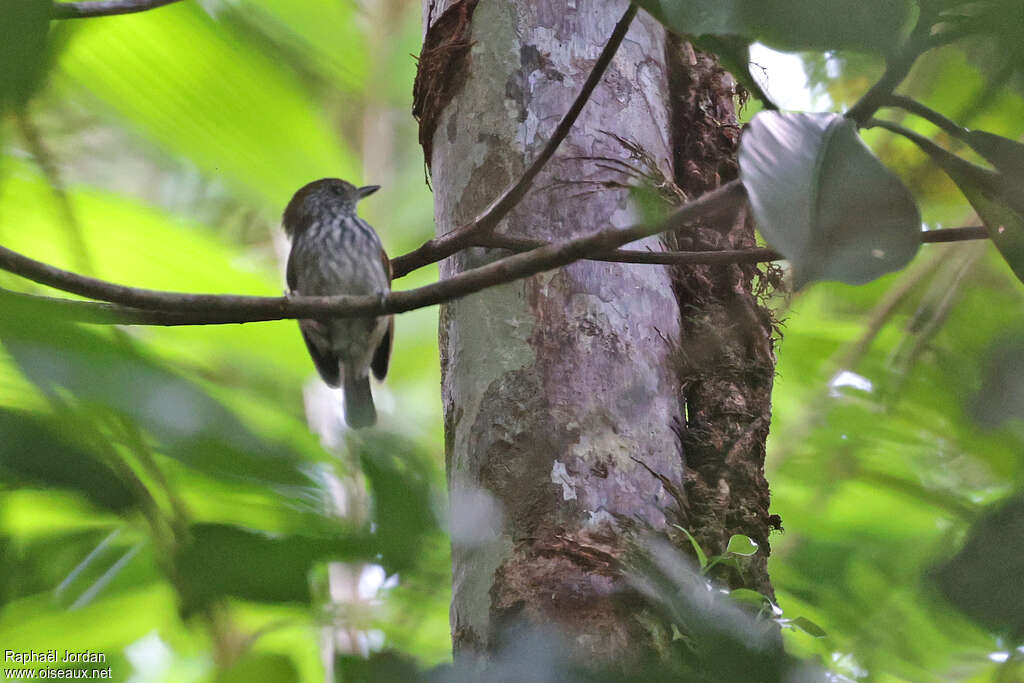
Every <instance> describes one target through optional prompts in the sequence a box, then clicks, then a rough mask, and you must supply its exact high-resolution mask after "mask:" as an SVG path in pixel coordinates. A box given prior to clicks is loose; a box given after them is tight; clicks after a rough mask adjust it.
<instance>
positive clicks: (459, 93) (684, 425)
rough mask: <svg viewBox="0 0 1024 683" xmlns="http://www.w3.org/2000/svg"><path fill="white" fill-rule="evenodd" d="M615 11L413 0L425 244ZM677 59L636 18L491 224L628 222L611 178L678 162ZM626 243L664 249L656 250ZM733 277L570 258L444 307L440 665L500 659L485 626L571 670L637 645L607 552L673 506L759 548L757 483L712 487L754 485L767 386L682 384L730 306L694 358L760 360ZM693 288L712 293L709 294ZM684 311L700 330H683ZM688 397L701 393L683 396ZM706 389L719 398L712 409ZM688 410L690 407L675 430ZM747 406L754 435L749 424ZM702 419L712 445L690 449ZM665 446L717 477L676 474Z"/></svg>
mask: <svg viewBox="0 0 1024 683" xmlns="http://www.w3.org/2000/svg"><path fill="white" fill-rule="evenodd" d="M625 8H626V3H625V2H609V1H607V0H574V1H573V0H570V1H569V2H565V1H564V0H510V1H507V2H487V1H486V0H485V1H483V2H479V3H477V2H476V0H459V1H452V0H437V1H431V0H425V6H424V13H425V18H426V25H427V26H428V27H429V28H428V31H427V37H426V40H425V43H424V44H425V50H424V57H428V59H424V58H421V61H420V74H419V77H418V79H417V91H418V93H419V97H418V99H419V101H420V102H422V103H424V107H425V109H424V108H421V109H420V110H419V111H418V114H419V116H420V119H421V123H424V122H425V125H424V127H422V128H421V135H427V136H428V137H429V140H428V141H427V142H426V143H425V145H424V147H425V150H426V151H427V154H428V165H429V167H430V169H431V173H432V181H433V182H432V184H433V187H434V197H435V201H434V206H435V219H436V224H437V232H438V234H443V233H445V232H447V231H449V230H451V229H453V228H454V227H456V226H458V225H460V224H463V223H466V222H468V221H469V220H471V219H472V218H473V217H474V216H475V215H477V214H479V213H480V212H481V210H483V209H484V208H485V207H486V206H487V205H488V204H489V203H490V202H491V201H492V200H493V199H494V198H495V197H497V196H498V195H499V194H500V193H501V192H502V190H504V189H505V188H506V187H507V186H508V185H509V184H510V183H512V182H513V181H514V180H515V179H516V178H517V177H518V176H519V174H520V173H521V172H522V170H523V169H524V168H525V166H526V165H527V164H528V163H529V161H530V160H531V159H532V158H533V157H534V156H535V154H536V152H537V151H538V150H539V149H540V148H541V147H542V146H543V144H544V143H545V141H546V140H547V139H548V136H549V135H550V133H551V131H552V129H553V128H554V127H555V125H556V124H557V123H558V120H559V119H560V118H561V116H562V114H563V113H564V112H565V111H566V109H567V108H568V107H569V106H570V104H571V102H572V100H573V98H574V97H575V96H576V94H577V92H578V91H579V89H580V86H581V84H582V83H583V81H584V80H585V79H586V77H587V75H588V73H589V71H590V68H591V66H592V64H593V62H594V60H595V58H596V57H597V55H598V54H599V52H600V50H601V48H602V47H603V45H604V43H605V42H606V41H607V39H608V36H609V35H610V34H611V31H612V29H613V27H614V25H615V23H616V21H617V20H618V19H619V17H620V16H621V15H622V12H623V11H624V10H625ZM428 50H429V51H430V52H428ZM678 52H679V46H678V45H674V44H672V43H669V42H667V38H666V35H665V33H664V31H663V29H662V27H661V26H660V25H659V24H657V23H656V22H655V21H653V20H652V19H651V18H650V17H648V16H646V15H645V14H644V13H642V12H641V14H640V16H639V17H638V18H637V20H636V21H635V22H634V23H633V26H632V27H631V29H630V33H629V35H628V36H627V38H626V40H625V41H624V42H623V45H622V47H621V48H620V50H619V53H618V55H617V56H616V58H615V60H614V62H613V63H612V65H611V66H610V67H609V70H608V72H607V74H606V75H605V78H604V80H603V82H602V84H601V85H600V86H599V87H598V89H597V90H596V92H595V93H594V95H593V96H592V98H591V101H590V102H589V104H588V105H587V107H586V109H585V110H584V111H583V113H582V115H581V117H580V119H579V121H578V122H577V124H576V126H575V128H574V130H573V132H572V133H571V134H570V136H569V138H568V139H567V140H566V141H565V142H564V143H563V144H562V147H561V148H560V150H559V153H558V155H557V156H556V157H555V159H554V160H553V161H552V162H551V163H550V164H549V165H548V167H547V168H546V169H545V170H544V172H543V173H542V174H541V176H540V177H539V178H538V179H537V181H536V182H535V184H534V187H533V189H532V190H531V192H530V193H529V194H528V195H527V196H526V198H525V199H524V200H523V201H522V202H521V203H520V204H519V205H518V206H517V207H516V209H515V210H514V211H513V212H512V214H511V215H510V216H509V217H508V218H507V219H506V220H505V221H504V222H503V223H502V224H501V225H500V227H499V232H503V233H506V234H509V235H514V236H517V237H528V238H534V239H546V240H560V239H565V238H568V237H572V236H576V235H581V234H586V233H589V232H591V231H593V230H595V229H597V228H600V227H603V226H608V225H619V226H627V225H630V224H632V223H635V222H637V221H639V220H640V216H639V215H638V213H637V211H636V208H635V207H634V206H633V204H632V202H631V199H630V192H629V190H628V189H627V188H625V187H624V186H623V183H624V182H625V181H627V180H629V178H630V174H629V173H623V169H625V168H626V167H630V166H631V167H637V166H638V165H639V166H642V165H643V164H646V165H647V167H648V170H655V171H656V173H657V174H660V175H661V176H663V177H664V178H666V179H672V178H675V177H676V176H678V175H679V174H678V173H676V172H675V171H674V170H673V169H674V168H680V167H681V166H680V164H681V163H683V158H682V156H681V152H680V151H679V149H680V146H681V145H684V146H685V143H684V142H681V140H680V139H677V138H678V136H673V135H672V134H671V133H670V131H671V130H672V129H673V126H676V127H677V126H679V125H680V116H681V114H680V113H679V111H678V110H677V111H674V110H673V106H672V105H673V100H674V99H675V100H680V98H682V96H683V95H682V93H683V90H682V89H681V87H680V83H681V82H682V81H680V78H681V73H682V72H681V69H682V70H685V69H686V68H688V67H690V66H693V65H691V64H689V62H686V63H683V62H678V61H674V60H677V58H678ZM432 84H433V85H432ZM430 93H433V94H430ZM730 99H731V96H730V95H728V94H726V95H722V99H721V101H720V102H719V101H717V100H716V104H721V105H723V106H724V105H725V103H726V102H728V101H730ZM730 111H731V110H730ZM718 113H721V112H718ZM709 115H710V114H709ZM730 120H731V119H730ZM733 125H734V124H733ZM733 142H734V140H733ZM640 152H642V156H643V159H642V160H641V159H640V158H639V157H640V155H639V154H638V153H640ZM731 153H732V150H731V149H724V148H723V149H717V148H716V149H714V150H708V154H709V155H713V154H731ZM652 167H653V168H652ZM682 167H683V168H688V167H687V166H686V165H685V163H683V165H682ZM713 184H714V183H713V182H711V183H706V184H705V185H704V186H703V189H707V188H710V187H712V186H713ZM742 229H743V225H742V222H741V225H740V230H742ZM746 229H748V230H749V226H746ZM682 238H686V239H692V237H691V236H683V237H681V239H682ZM737 239H740V238H737ZM634 246H640V247H641V248H644V247H646V248H650V249H655V250H657V249H662V248H664V247H663V245H662V240H659V239H651V240H648V241H647V243H646V244H644V245H634ZM495 256H497V254H495V253H492V252H491V250H484V249H473V250H469V251H466V252H462V253H460V254H457V255H456V256H454V257H452V258H449V259H447V260H446V261H445V262H443V263H442V265H441V275H442V277H450V276H452V275H454V274H457V273H459V272H462V271H463V270H465V269H467V268H471V267H474V266H477V265H480V264H481V263H483V262H486V261H489V260H491V259H493V258H495ZM751 274H752V272H748V271H744V270H736V272H735V273H733V271H730V275H728V277H725V278H724V279H719V278H718V276H712V275H711V274H710V273H703V274H700V273H698V274H696V275H692V276H691V275H689V274H687V273H682V272H678V271H676V270H674V269H672V268H670V267H667V266H657V265H630V264H619V263H601V262H591V261H584V262H579V263H575V264H573V265H571V266H569V267H566V268H563V269H561V270H558V271H555V272H552V273H547V274H544V275H539V276H536V277H533V278H530V279H528V280H525V281H521V282H516V283H512V284H508V285H504V286H501V287H496V288H492V289H489V290H486V291H484V292H481V293H478V294H475V295H473V296H470V297H467V298H465V299H462V300H460V301H456V302H454V303H451V304H448V305H446V306H444V307H442V311H441V320H440V330H439V333H440V347H441V365H442V393H443V400H444V411H445V438H446V458H447V467H448V480H449V482H448V483H449V491H450V497H451V508H452V512H451V514H452V518H453V526H452V537H453V538H452V542H453V549H452V550H453V553H452V554H453V558H452V559H453V587H454V595H453V601H452V610H451V620H452V633H453V641H454V648H455V653H456V657H457V658H462V657H472V656H476V655H485V654H486V653H487V652H489V651H492V650H493V649H495V648H497V647H499V646H500V644H501V639H502V633H503V631H504V630H505V628H506V627H507V626H512V625H515V624H517V623H519V622H520V621H523V620H525V621H527V622H531V623H534V624H545V625H548V624H557V625H559V626H561V627H563V628H564V629H565V630H566V631H567V632H568V633H569V634H570V636H571V638H572V642H573V649H574V652H575V654H576V655H578V656H579V657H581V658H592V657H594V656H597V657H598V658H599V659H601V660H607V659H610V658H612V657H621V656H622V655H624V654H626V653H634V654H635V653H637V652H640V651H642V650H644V649H646V648H645V647H643V646H644V645H645V644H646V643H645V640H647V641H649V640H650V634H649V633H647V631H646V629H645V627H644V624H643V619H639V618H637V616H638V615H637V614H635V613H633V612H632V611H631V608H630V607H629V606H628V602H627V601H623V600H622V599H621V598H622V596H623V595H624V594H628V591H626V590H625V586H624V581H623V579H622V577H621V575H620V560H621V559H622V553H623V551H624V548H625V541H626V538H627V535H628V534H629V533H630V532H631V531H634V530H636V529H653V530H656V531H661V532H666V533H672V529H673V527H672V524H682V525H686V526H690V524H689V522H688V519H689V517H690V515H691V510H693V514H695V519H699V520H700V523H701V524H710V525H712V526H713V527H714V531H713V532H712V533H709V534H708V535H707V539H709V541H711V540H714V541H715V542H716V543H717V541H718V540H719V538H720V537H721V536H722V534H723V533H728V530H731V529H739V528H744V529H746V528H747V527H748V526H749V527H751V528H756V529H758V530H760V529H761V528H762V527H764V530H765V533H763V534H762V533H758V534H750V535H753V536H755V538H757V540H759V541H767V526H766V521H765V520H766V519H767V486H766V485H764V486H763V487H762V490H760V491H759V492H758V494H757V496H755V498H756V501H755V502H754V503H747V502H739V503H733V502H732V501H730V500H729V498H730V495H729V489H728V488H723V483H722V482H723V481H724V482H725V484H724V486H725V487H728V486H733V485H734V484H733V480H732V479H731V475H730V474H723V473H722V471H723V470H728V469H729V468H730V467H732V466H733V465H737V463H738V461H742V460H744V458H745V457H746V455H747V454H748V452H750V451H751V450H753V451H755V452H756V453H755V455H756V456H757V457H755V459H754V460H753V461H752V462H749V463H748V462H744V463H743V465H742V466H743V468H744V474H743V475H742V476H741V477H740V478H741V479H742V481H743V482H744V484H742V485H745V482H747V480H750V481H751V482H753V484H754V485H755V486H756V485H760V484H763V483H764V480H763V477H761V475H760V467H761V465H762V464H763V455H764V451H763V447H764V440H763V439H764V436H765V434H766V433H767V426H768V423H767V412H766V411H767V407H766V405H762V404H763V401H764V400H767V394H764V391H767V390H769V389H770V378H771V368H770V367H768V368H767V373H768V375H767V388H766V386H765V379H764V377H762V376H761V375H758V382H759V384H758V389H757V390H756V391H753V393H751V392H750V391H747V390H746V389H745V388H743V387H738V386H736V385H737V384H739V383H742V380H743V379H744V378H745V376H744V375H743V374H742V373H738V374H737V376H735V377H733V375H732V374H730V373H731V372H732V369H731V368H732V366H730V370H729V371H727V372H723V373H721V374H713V373H710V374H708V375H701V376H700V378H697V377H696V375H695V374H694V372H695V371H694V370H693V368H692V366H691V365H690V364H689V361H692V360H693V358H694V356H693V354H691V353H690V351H691V350H693V347H692V345H690V344H689V337H690V336H691V335H694V334H701V335H704V334H705V332H706V330H705V327H706V326H708V325H719V324H720V325H723V326H726V327H728V326H734V327H735V326H736V324H735V316H736V315H742V316H744V320H747V321H749V325H744V326H743V331H742V332H731V333H728V334H727V335H726V336H728V337H729V347H728V349H729V350H728V351H727V352H726V356H727V358H725V359H723V358H722V357H720V356H709V357H708V362H718V361H722V360H727V361H731V360H733V357H734V354H736V355H743V356H744V357H747V356H750V355H751V354H754V355H755V356H756V357H757V358H759V359H761V360H764V359H765V358H768V359H770V346H767V345H766V344H768V342H767V341H766V337H765V336H764V334H763V333H764V328H763V325H762V326H761V327H758V325H760V324H761V323H762V322H763V316H760V314H759V313H758V311H759V309H757V308H756V302H754V301H753V300H752V298H751V297H750V295H749V285H750V276H751ZM693 278H696V279H697V282H691V280H693ZM704 279H708V280H710V281H713V283H712V285H709V286H710V289H708V288H706V287H704V285H703V280H704ZM698 285H700V286H698ZM744 288H745V289H744ZM682 296H685V297H686V298H685V299H682V298H680V297H682ZM723 297H724V298H723ZM719 299H721V300H722V302H721V303H719V304H717V305H715V306H712V305H711V304H710V303H709V302H711V303H714V302H717V301H718V300H719ZM737 302H739V304H740V305H738V304H737ZM747 304H750V306H753V307H754V308H749V307H747V306H746V305H747ZM692 306H697V307H698V308H700V310H701V314H700V319H699V320H698V321H694V322H687V321H685V320H684V321H683V322H681V311H682V312H683V316H682V317H686V316H689V315H690V311H691V307H692ZM751 316H752V317H751ZM750 326H753V327H750ZM748 328H749V329H750V330H753V329H754V328H758V331H757V332H755V331H749V332H748ZM733 337H735V339H733ZM706 341H707V340H706V338H704V337H702V338H701V343H702V344H703V343H705V342H706ZM764 353H767V354H768V356H766V357H765V356H764ZM687 359H689V361H688V360H687ZM737 362H739V361H737ZM759 369H760V370H763V369H764V368H760V367H759ZM691 390H692V391H693V392H703V393H700V396H701V398H700V399H699V400H698V399H697V398H696V396H697V393H695V394H694V399H693V401H690V399H689V398H688V394H687V393H685V392H686V391H691ZM724 392H733V393H735V395H736V396H737V397H738V398H736V399H735V400H734V401H733V402H731V403H730V402H729V401H726V400H725V397H724ZM716 397H717V398H716ZM740 403H742V406H740V405H739V404H740ZM688 405H689V406H691V410H696V411H697V412H694V413H693V414H692V419H691V421H689V422H688V420H687V416H686V409H687V406H688ZM696 406H700V407H699V408H696ZM759 410H761V411H762V412H763V413H764V414H763V415H762V417H764V420H763V422H759V421H756V420H751V419H750V415H751V414H752V413H753V412H756V411H759ZM741 415H742V417H741ZM721 416H725V417H726V422H727V425H726V426H724V427H723V428H722V433H721V435H720V436H721V439H725V440H726V441H728V443H726V442H725V441H721V439H720V440H716V441H715V442H714V444H713V445H712V446H709V447H708V448H703V447H704V444H700V443H693V444H691V443H690V442H691V441H695V440H696V439H697V438H698V437H699V435H701V434H703V433H704V430H706V429H708V427H707V425H709V424H711V423H715V424H716V425H717V422H716V420H718V419H719V417H721ZM744 421H745V422H746V424H744V425H740V423H741V422H744ZM691 423H692V426H691ZM716 433H717V432H716ZM758 439H760V441H758ZM719 441H721V442H719ZM684 443H685V444H686V447H687V448H693V449H695V452H697V453H699V455H700V458H701V459H702V460H701V462H702V463H704V464H705V465H706V464H707V463H709V462H714V463H717V464H716V465H715V467H714V468H713V469H707V467H705V466H704V465H702V467H703V469H701V470H700V472H698V473H696V474H695V473H694V472H689V473H688V472H687V470H686V466H685V462H686V457H684ZM702 449H703V450H702ZM758 449H759V450H758ZM733 451H735V452H733ZM705 470H707V474H706V475H705V474H702V473H703V472H704V471H705ZM758 477H760V479H758ZM686 486H689V488H690V489H691V490H692V491H694V492H695V493H699V494H700V495H698V496H697V497H696V500H699V501H700V504H699V506H698V507H697V508H694V505H693V504H689V503H688V502H687V501H686V500H685V499H684V494H683V491H684V489H685V488H686ZM711 488H714V491H713V492H711V490H710V489H711ZM705 489H708V492H707V494H705V492H704V490H705ZM705 508H708V509H705ZM711 508H714V509H711ZM716 514H719V515H720V516H721V518H718V517H715V515H716ZM755 517H756V518H757V519H756V520H754V518H755ZM755 522H756V523H755ZM726 538H728V536H726ZM763 568H764V566H763V561H762V562H761V564H760V565H759V566H757V567H756V569H759V570H761V571H762V574H763V577H761V578H758V581H759V582H760V583H758V584H757V585H759V586H760V585H768V583H767V581H768V580H767V574H764V573H763ZM638 646H640V647H638Z"/></svg>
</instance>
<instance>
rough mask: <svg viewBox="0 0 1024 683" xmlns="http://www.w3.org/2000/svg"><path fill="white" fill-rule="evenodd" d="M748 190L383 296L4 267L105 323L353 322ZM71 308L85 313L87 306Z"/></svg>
mask: <svg viewBox="0 0 1024 683" xmlns="http://www.w3.org/2000/svg"><path fill="white" fill-rule="evenodd" d="M744 196H745V191H744V189H743V186H742V185H741V184H740V183H739V182H738V181H733V182H731V183H728V184H726V185H723V186H722V187H720V188H718V189H717V190H714V191H712V192H709V193H707V194H705V195H703V196H701V197H700V198H699V199H696V200H694V201H692V202H690V203H688V204H686V205H685V206H683V207H682V208H680V209H679V210H678V211H676V212H675V213H674V214H672V215H671V216H670V217H669V218H668V219H666V220H665V221H663V222H661V223H657V224H654V225H636V226H633V227H629V228H606V229H604V230H599V231H597V232H595V233H592V234H590V235H586V236H584V237H578V238H575V239H572V240H567V241H565V242H559V243H554V244H546V245H543V246H539V247H538V248H536V249H532V250H530V251H527V252H523V253H519V254H514V255H512V256H506V257H505V258H502V259H499V260H497V261H494V262H493V263H490V264H487V265H485V266H480V267H479V268H474V269H472V270H468V271H466V272H464V273H460V274H459V275H457V276H455V277H453V278H450V279H447V280H442V281H440V282H435V283H433V284H429V285H426V286H424V287H419V288H416V289H409V290H405V291H398V292H391V293H390V294H388V295H386V296H380V297H378V296H348V295H346V296H321V297H260V296H238V295H216V294H187V293H180V292H163V291H156V290H151V289H140V288H137V287H128V286H125V285H118V284H114V283H111V282H106V281H104V280H99V279H96V278H91V277H86V276H83V275H79V274H77V273H71V272H68V271H65V270H61V269H60V268H56V267H54V266H51V265H49V264H46V263H42V262H40V261H36V260H34V259H31V258H28V257H27V256H23V255H21V254H19V253H17V252H14V251H11V250H10V249H7V248H5V247H0V269H3V270H7V271H9V272H12V273H15V274H16V275H20V276H21V277H24V278H27V279H29V280H32V281H34V282H38V283H40V284H44V285H47V286H50V287H54V288H56V289H60V290H62V291H65V292H70V293H72V294H78V295H79V296H85V297H88V298H91V299H98V300H101V301H106V302H110V303H114V304H119V305H120V306H121V307H127V309H129V310H123V308H111V307H109V306H108V307H103V308H100V309H95V314H96V315H97V316H98V317H100V318H103V317H107V316H116V315H119V314H123V318H122V319H120V320H112V319H111V320H97V322H124V323H126V324H129V323H130V324H148V325H154V324H156V325H186V324H187V325H209V324H224V323H244V322H257V321H264V320H281V319H286V318H315V317H339V318H345V317H355V316H367V315H383V314H387V313H403V312H405V311H411V310H414V309H417V308H423V307H425V306H432V305H435V304H440V303H444V302H446V301H451V300H453V299H457V298H459V297H463V296H466V295H467V294H472V293H474V292H479V291H481V290H483V289H486V288H488V287H493V286H495V285H499V284H505V283H507V282H512V281H514V280H519V279H522V278H526V277H529V276H531V275H536V274H537V273H541V272H543V271H546V270H553V269H555V268H559V267H561V266H564V265H568V264H570V263H572V262H574V261H578V260H580V259H584V258H587V257H589V256H591V255H594V254H601V253H605V252H609V251H612V250H614V249H616V248H617V247H619V246H621V245H623V244H628V243H630V242H634V241H636V240H639V239H642V238H644V237H648V236H650V235H654V234H657V233H660V232H665V231H667V230H677V229H679V228H681V227H682V226H684V225H687V224H689V223H693V222H695V221H700V220H709V219H712V218H713V217H716V216H720V215H723V214H728V213H729V212H731V211H733V210H735V206H736V205H737V204H738V203H739V202H740V201H741V200H742V199H743V197H744ZM75 303H76V304H77V306H69V307H68V308H67V310H69V311H70V310H73V309H74V310H77V311H81V310H83V309H82V304H81V303H79V302H75Z"/></svg>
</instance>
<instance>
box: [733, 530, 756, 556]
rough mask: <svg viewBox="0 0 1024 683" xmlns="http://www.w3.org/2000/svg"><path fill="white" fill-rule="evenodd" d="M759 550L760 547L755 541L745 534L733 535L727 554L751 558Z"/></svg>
mask: <svg viewBox="0 0 1024 683" xmlns="http://www.w3.org/2000/svg"><path fill="white" fill-rule="evenodd" d="M757 548H758V545H757V543H756V542H754V540H753V539H751V538H749V537H747V536H744V535H743V534H733V536H732V538H730V539H729V545H728V546H726V548H725V552H727V553H732V554H733V555H742V556H743V557H750V556H751V555H753V554H754V553H756V552H757Z"/></svg>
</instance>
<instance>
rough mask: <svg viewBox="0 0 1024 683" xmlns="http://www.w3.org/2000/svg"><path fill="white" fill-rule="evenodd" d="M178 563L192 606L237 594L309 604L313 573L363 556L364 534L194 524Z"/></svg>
mask: <svg viewBox="0 0 1024 683" xmlns="http://www.w3.org/2000/svg"><path fill="white" fill-rule="evenodd" d="M189 536H190V538H191V540H190V542H189V543H188V544H187V545H186V546H185V547H184V548H183V550H182V551H181V553H180V554H179V555H178V558H177V563H176V566H177V568H178V569H179V571H180V572H181V573H182V575H183V576H184V577H185V578H186V580H187V581H188V584H189V586H190V592H189V597H190V600H191V604H190V605H188V607H189V608H195V607H196V606H197V605H199V604H203V603H205V602H207V601H209V600H212V599H214V598H218V597H221V596H226V595H230V596H234V597H238V598H243V599H247V600H256V601H259V602H297V603H308V602H309V601H310V598H311V594H310V571H311V570H312V569H313V567H314V566H315V565H316V564H317V563H320V562H325V561H328V560H347V559H352V558H355V557H360V558H364V557H366V556H367V555H368V554H369V552H368V549H369V545H368V543H367V542H366V540H365V539H363V538H358V537H350V536H337V537H334V538H325V537H319V536H301V535H296V534H291V535H286V536H284V535H270V534H265V533H262V532H259V531H254V530H251V529H244V528H242V527H237V526H232V525H227V524H195V525H193V526H191V527H190V528H189Z"/></svg>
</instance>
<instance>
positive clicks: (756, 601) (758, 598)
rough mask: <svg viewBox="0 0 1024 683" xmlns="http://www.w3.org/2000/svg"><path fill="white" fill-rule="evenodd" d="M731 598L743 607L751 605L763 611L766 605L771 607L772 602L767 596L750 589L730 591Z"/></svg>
mask: <svg viewBox="0 0 1024 683" xmlns="http://www.w3.org/2000/svg"><path fill="white" fill-rule="evenodd" d="M729 597H730V598H731V599H732V600H734V601H736V602H738V603H740V604H741V605H749V606H750V607H754V608H757V609H761V608H762V607H764V606H766V605H771V602H772V601H771V600H769V599H768V598H767V597H766V596H764V595H761V594H760V593H758V592H757V591H755V590H751V589H749V588H736V589H734V590H731V591H729Z"/></svg>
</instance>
